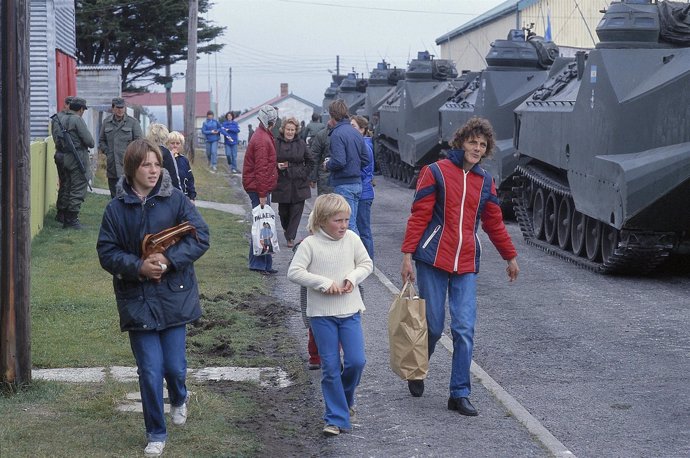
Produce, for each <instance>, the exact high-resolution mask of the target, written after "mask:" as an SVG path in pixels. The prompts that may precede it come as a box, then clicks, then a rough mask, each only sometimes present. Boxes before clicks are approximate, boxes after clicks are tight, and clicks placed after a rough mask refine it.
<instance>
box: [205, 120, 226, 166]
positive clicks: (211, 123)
mask: <svg viewBox="0 0 690 458" xmlns="http://www.w3.org/2000/svg"><path fill="white" fill-rule="evenodd" d="M213 116H214V114H213V111H211V110H209V111H207V112H206V121H204V123H203V124H202V125H201V133H202V134H204V135H205V136H206V158H207V159H208V166H209V167H210V168H211V173H216V170H217V165H218V140H220V131H221V129H222V128H223V127H222V126H221V125H220V123H219V122H218V120H217V119H215V118H214V117H213Z"/></svg>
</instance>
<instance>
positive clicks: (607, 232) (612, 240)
mask: <svg viewBox="0 0 690 458" xmlns="http://www.w3.org/2000/svg"><path fill="white" fill-rule="evenodd" d="M619 240H620V231H619V230H618V229H616V228H615V227H612V226H609V225H608V224H605V225H603V227H602V231H601V260H602V261H603V262H604V264H606V263H607V262H609V259H611V256H613V255H614V254H615V252H616V248H618V241H619Z"/></svg>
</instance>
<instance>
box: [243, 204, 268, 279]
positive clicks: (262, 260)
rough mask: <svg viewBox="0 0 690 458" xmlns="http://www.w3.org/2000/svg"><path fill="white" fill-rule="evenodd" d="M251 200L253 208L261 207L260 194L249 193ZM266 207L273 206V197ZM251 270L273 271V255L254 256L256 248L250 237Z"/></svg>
mask: <svg viewBox="0 0 690 458" xmlns="http://www.w3.org/2000/svg"><path fill="white" fill-rule="evenodd" d="M247 195H248V196H249V200H251V201H252V208H254V207H256V206H257V205H259V193H257V192H254V191H247ZM266 205H271V195H270V194H269V195H268V199H266ZM249 268H250V269H252V270H264V271H269V270H273V255H271V254H263V255H261V256H254V246H253V242H252V237H249Z"/></svg>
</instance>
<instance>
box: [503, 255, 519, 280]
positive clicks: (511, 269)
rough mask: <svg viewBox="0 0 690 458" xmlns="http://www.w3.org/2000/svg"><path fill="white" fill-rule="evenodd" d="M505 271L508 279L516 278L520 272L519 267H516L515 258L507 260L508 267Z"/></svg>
mask: <svg viewBox="0 0 690 458" xmlns="http://www.w3.org/2000/svg"><path fill="white" fill-rule="evenodd" d="M506 272H508V281H515V280H517V277H518V274H519V273H520V267H518V263H517V258H513V259H511V260H509V261H508V267H506Z"/></svg>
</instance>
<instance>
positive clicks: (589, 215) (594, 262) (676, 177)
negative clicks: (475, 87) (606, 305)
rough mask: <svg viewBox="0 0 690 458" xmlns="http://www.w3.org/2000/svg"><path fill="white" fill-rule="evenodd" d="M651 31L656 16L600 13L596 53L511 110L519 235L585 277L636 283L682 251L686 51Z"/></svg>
mask: <svg viewBox="0 0 690 458" xmlns="http://www.w3.org/2000/svg"><path fill="white" fill-rule="evenodd" d="M629 18H632V20H631V21H630V25H629V26H627V25H624V26H621V22H623V21H625V20H627V19H629ZM641 18H642V19H644V20H640V19H641ZM650 22H651V23H652V24H656V27H657V32H656V33H650V32H649V30H648V28H649V24H650ZM658 23H659V15H658V11H657V5H652V4H643V5H641V4H639V3H637V4H627V3H614V4H612V5H611V7H610V8H609V10H608V11H607V12H606V14H605V16H604V19H603V20H602V22H601V23H600V25H599V28H598V29H597V33H598V34H599V36H600V38H601V39H602V42H601V43H600V44H599V45H597V48H596V49H594V50H592V51H590V52H589V54H588V55H587V56H585V54H584V53H579V54H578V56H577V57H576V60H575V62H572V63H570V64H568V65H567V66H566V67H564V68H563V69H561V70H560V71H556V72H552V74H551V76H550V78H549V79H548V80H547V82H546V83H545V84H544V86H543V87H542V88H541V89H539V90H537V91H536V92H535V93H534V94H533V95H532V97H530V98H528V99H527V100H526V101H525V102H524V103H523V104H521V105H520V106H519V107H518V108H517V109H516V123H517V132H518V134H517V136H516V138H515V144H516V147H517V150H518V151H519V156H520V158H519V161H520V164H519V166H518V170H519V177H518V187H517V188H516V191H517V196H516V198H515V212H516V215H517V218H518V221H519V222H520V226H521V229H522V232H523V235H524V237H525V239H526V240H527V241H528V242H529V243H531V244H533V245H536V246H538V247H540V248H542V249H544V250H545V251H547V252H549V253H552V254H555V255H558V256H561V257H563V258H565V259H567V260H570V261H572V262H575V263H577V264H579V265H581V266H584V267H588V268H590V269H592V270H595V271H597V272H603V273H616V272H648V271H651V270H653V269H655V268H656V267H657V266H658V265H659V264H661V263H662V262H663V261H664V260H665V259H666V257H667V256H668V255H669V253H672V252H679V251H682V250H683V249H684V248H686V247H687V245H688V243H689V242H690V240H689V239H688V232H689V231H690V209H689V207H688V205H687V198H688V195H690V194H689V193H690V125H689V124H688V122H687V120H688V119H689V116H690V67H689V66H688V62H690V49H689V48H686V47H678V45H677V44H669V43H664V42H661V41H657V37H658V36H659V32H658ZM640 24H642V25H644V26H645V27H646V29H645V30H642V31H640V33H639V34H637V33H635V29H636V27H638V26H639V25H640Z"/></svg>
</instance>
